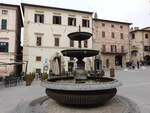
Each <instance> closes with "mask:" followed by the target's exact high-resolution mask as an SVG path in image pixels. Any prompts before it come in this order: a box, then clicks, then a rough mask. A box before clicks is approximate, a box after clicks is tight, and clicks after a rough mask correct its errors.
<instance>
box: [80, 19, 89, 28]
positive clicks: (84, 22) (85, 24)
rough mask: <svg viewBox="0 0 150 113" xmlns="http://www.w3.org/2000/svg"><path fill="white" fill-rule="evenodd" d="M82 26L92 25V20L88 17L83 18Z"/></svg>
mask: <svg viewBox="0 0 150 113" xmlns="http://www.w3.org/2000/svg"><path fill="white" fill-rule="evenodd" d="M82 27H90V21H89V20H87V19H82Z"/></svg>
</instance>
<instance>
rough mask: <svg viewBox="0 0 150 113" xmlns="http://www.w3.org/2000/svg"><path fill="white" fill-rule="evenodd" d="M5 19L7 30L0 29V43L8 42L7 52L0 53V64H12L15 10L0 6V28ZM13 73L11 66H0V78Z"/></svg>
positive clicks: (14, 40) (15, 27) (14, 43)
mask: <svg viewBox="0 0 150 113" xmlns="http://www.w3.org/2000/svg"><path fill="white" fill-rule="evenodd" d="M2 10H7V11H8V14H2V13H1V12H2ZM2 19H7V30H1V27H0V42H8V43H9V49H8V52H7V53H6V52H0V62H6V63H10V62H14V59H15V53H16V33H17V25H16V23H17V22H16V20H17V8H15V7H8V6H1V5H0V26H1V20H2ZM12 71H14V66H13V65H11V66H10V65H7V66H3V65H1V66H0V76H7V75H9V73H10V72H12Z"/></svg>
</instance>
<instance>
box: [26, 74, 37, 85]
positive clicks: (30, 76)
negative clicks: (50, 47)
mask: <svg viewBox="0 0 150 113" xmlns="http://www.w3.org/2000/svg"><path fill="white" fill-rule="evenodd" d="M34 78H35V73H34V72H32V73H31V72H30V73H29V74H27V75H26V86H30V85H31V83H32V81H33V80H34Z"/></svg>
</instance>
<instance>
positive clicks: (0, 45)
mask: <svg viewBox="0 0 150 113" xmlns="http://www.w3.org/2000/svg"><path fill="white" fill-rule="evenodd" d="M8 46H9V44H8V42H0V52H8Z"/></svg>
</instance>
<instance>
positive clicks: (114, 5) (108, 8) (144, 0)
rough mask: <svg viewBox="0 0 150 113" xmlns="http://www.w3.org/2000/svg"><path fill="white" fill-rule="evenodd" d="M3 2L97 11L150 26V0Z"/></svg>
mask: <svg viewBox="0 0 150 113" xmlns="http://www.w3.org/2000/svg"><path fill="white" fill-rule="evenodd" d="M0 2H1V3H12V4H19V3H21V2H23V3H30V4H39V5H46V6H52V7H61V8H69V9H76V10H85V11H92V12H97V14H98V18H100V19H106V20H114V21H123V22H130V23H133V25H132V26H133V27H139V28H143V27H148V26H150V0H0Z"/></svg>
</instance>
